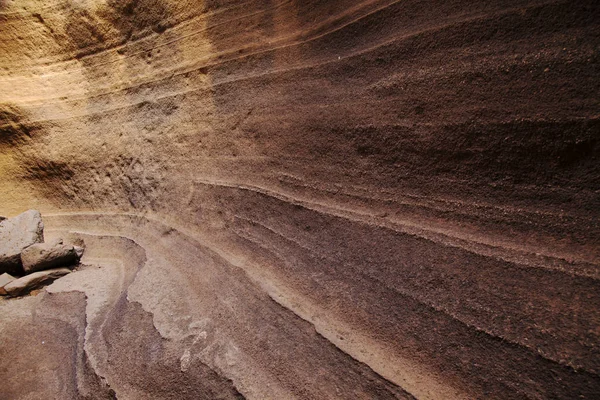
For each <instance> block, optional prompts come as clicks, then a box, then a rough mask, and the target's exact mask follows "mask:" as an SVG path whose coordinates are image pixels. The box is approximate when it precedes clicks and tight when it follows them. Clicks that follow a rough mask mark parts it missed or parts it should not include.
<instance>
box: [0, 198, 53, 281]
mask: <svg viewBox="0 0 600 400" xmlns="http://www.w3.org/2000/svg"><path fill="white" fill-rule="evenodd" d="M43 241H44V224H43V222H42V216H41V214H40V212H39V211H37V210H29V211H26V212H24V213H22V214H19V215H17V216H16V217H13V218H8V219H5V220H3V221H1V222H0V273H3V272H8V273H11V274H20V273H22V269H21V256H20V254H21V251H23V249H24V248H26V247H28V246H31V245H32V244H34V243H41V242H43Z"/></svg>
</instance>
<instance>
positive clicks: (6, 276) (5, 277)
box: [0, 273, 17, 296]
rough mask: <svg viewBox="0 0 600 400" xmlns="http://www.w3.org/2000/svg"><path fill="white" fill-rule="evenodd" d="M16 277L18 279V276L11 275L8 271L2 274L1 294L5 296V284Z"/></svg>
mask: <svg viewBox="0 0 600 400" xmlns="http://www.w3.org/2000/svg"><path fill="white" fill-rule="evenodd" d="M15 279H17V278H15V277H14V276H12V275H9V274H7V273H4V274H2V275H0V295H3V296H4V295H5V294H6V290H4V286H6V285H8V284H9V283H11V282H12V281H14V280H15Z"/></svg>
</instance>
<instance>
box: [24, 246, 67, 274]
mask: <svg viewBox="0 0 600 400" xmlns="http://www.w3.org/2000/svg"><path fill="white" fill-rule="evenodd" d="M77 260H78V257H77V253H76V251H75V248H74V247H73V246H72V245H67V244H62V243H60V242H59V243H56V242H55V243H37V244H33V245H31V246H29V247H27V248H25V249H24V250H23V251H22V252H21V262H22V263H23V270H24V271H25V273H26V274H29V273H32V272H36V271H41V270H44V269H50V268H53V267H68V266H71V265H73V264H75V263H76V262H77Z"/></svg>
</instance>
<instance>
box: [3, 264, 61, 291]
mask: <svg viewBox="0 0 600 400" xmlns="http://www.w3.org/2000/svg"><path fill="white" fill-rule="evenodd" d="M70 272H71V270H70V269H68V268H54V269H47V270H45V271H38V272H34V273H31V274H28V275H25V276H23V277H21V278H18V279H15V280H13V281H12V282H10V283H8V284H7V285H5V286H4V288H3V289H4V291H5V292H6V294H7V295H9V296H21V295H24V294H27V293H29V292H30V291H32V290H33V289H37V288H38V287H40V286H41V285H43V284H46V283H48V282H52V281H53V280H55V279H58V278H60V277H61V276H64V275H66V274H68V273H70Z"/></svg>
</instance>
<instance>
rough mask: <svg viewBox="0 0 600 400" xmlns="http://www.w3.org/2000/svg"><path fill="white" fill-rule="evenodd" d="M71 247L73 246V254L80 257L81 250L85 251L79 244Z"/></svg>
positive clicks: (81, 254) (81, 255)
mask: <svg viewBox="0 0 600 400" xmlns="http://www.w3.org/2000/svg"><path fill="white" fill-rule="evenodd" d="M73 248H75V254H77V258H79V259H80V258H81V257H83V252H84V251H85V249H84V248H83V247H81V246H73Z"/></svg>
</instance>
